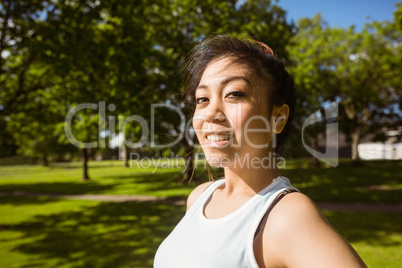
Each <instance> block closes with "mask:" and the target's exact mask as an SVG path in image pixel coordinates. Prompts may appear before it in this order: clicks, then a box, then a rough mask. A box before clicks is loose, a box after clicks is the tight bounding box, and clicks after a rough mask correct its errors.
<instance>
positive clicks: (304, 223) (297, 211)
mask: <svg viewBox="0 0 402 268" xmlns="http://www.w3.org/2000/svg"><path fill="white" fill-rule="evenodd" d="M261 240H262V241H261V243H262V247H263V251H262V254H263V259H264V260H265V261H267V262H268V261H269V260H276V261H277V263H276V264H278V263H279V264H280V265H281V266H287V267H365V264H364V263H363V261H362V260H361V258H360V257H359V256H358V255H357V253H356V251H355V250H354V249H353V248H352V246H351V245H350V244H349V243H348V242H347V241H346V240H345V239H344V238H343V237H342V236H341V235H340V234H339V233H338V232H337V231H336V230H335V229H334V228H333V227H332V226H331V224H330V223H329V222H328V221H327V219H326V218H325V216H324V215H323V213H322V212H321V211H320V209H319V208H318V207H317V206H316V205H315V204H314V202H313V201H311V199H310V198H308V197H307V196H306V195H304V194H301V193H291V194H288V195H286V196H285V197H284V198H282V200H281V201H280V202H279V203H278V204H277V205H276V206H275V207H274V209H273V210H272V211H271V213H270V215H269V216H268V220H267V222H266V224H265V227H264V229H263V233H262V238H261ZM265 261H264V263H265ZM268 266H269V265H268Z"/></svg>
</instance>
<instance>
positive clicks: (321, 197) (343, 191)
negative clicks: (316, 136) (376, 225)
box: [283, 161, 402, 203]
mask: <svg viewBox="0 0 402 268" xmlns="http://www.w3.org/2000/svg"><path fill="white" fill-rule="evenodd" d="M401 163H402V161H384V162H382V161H378V162H374V161H373V162H364V163H363V164H362V166H359V167H356V166H353V164H351V163H341V164H340V165H339V166H338V167H336V168H309V169H303V168H295V169H290V170H284V171H283V174H284V175H285V176H287V177H288V178H289V179H290V180H291V182H292V184H293V185H294V186H296V187H298V188H299V189H300V190H301V191H302V192H303V193H305V194H306V195H308V196H309V197H310V198H312V199H313V200H314V201H316V202H317V201H326V202H364V203H402V187H401V185H402V177H401V176H400V174H401V171H402V166H401ZM370 185H389V186H395V189H392V190H386V191H385V190H370V189H367V188H365V186H370Z"/></svg>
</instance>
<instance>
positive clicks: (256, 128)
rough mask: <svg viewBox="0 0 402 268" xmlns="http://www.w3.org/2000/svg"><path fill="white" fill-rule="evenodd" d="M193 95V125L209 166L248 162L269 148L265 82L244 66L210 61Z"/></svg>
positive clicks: (269, 109) (266, 153)
mask: <svg viewBox="0 0 402 268" xmlns="http://www.w3.org/2000/svg"><path fill="white" fill-rule="evenodd" d="M195 95H196V96H195V97H196V109H195V113H194V118H193V126H194V129H195V131H196V134H197V138H198V140H199V142H200V144H201V147H202V149H203V151H204V154H205V157H206V159H207V161H208V163H209V164H210V165H212V166H219V167H230V166H233V165H236V164H239V165H241V164H242V163H243V164H245V165H249V164H250V163H244V161H246V162H247V161H254V160H252V159H254V158H260V159H261V158H264V157H267V156H268V154H269V152H270V151H272V150H271V147H272V146H271V144H270V143H271V139H272V131H271V128H270V126H271V125H272V124H271V120H270V119H269V118H268V117H269V115H270V112H271V110H272V107H269V106H268V103H269V102H268V85H267V84H266V83H265V82H264V81H263V80H262V79H261V78H259V77H257V76H256V75H255V74H253V72H252V70H251V69H250V68H249V67H247V65H241V64H237V63H231V61H230V59H228V58H223V59H219V60H216V61H213V62H211V63H210V64H209V65H208V66H207V68H206V69H205V71H204V73H203V75H202V77H201V80H200V83H199V85H198V87H197V89H196V93H195ZM257 161H258V160H257Z"/></svg>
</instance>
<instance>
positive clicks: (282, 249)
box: [154, 35, 365, 267]
mask: <svg viewBox="0 0 402 268" xmlns="http://www.w3.org/2000/svg"><path fill="white" fill-rule="evenodd" d="M185 68H186V80H185V81H186V96H187V97H188V98H190V99H194V100H195V105H196V106H195V112H194V117H193V127H194V129H195V132H196V135H197V138H198V141H199V143H200V145H201V147H202V149H203V151H204V154H205V157H206V160H207V161H208V163H209V164H210V165H212V166H215V167H223V168H224V179H220V180H217V181H214V182H207V183H204V184H201V185H200V186H198V187H197V188H195V189H194V190H193V192H192V193H191V194H190V196H189V197H188V200H187V212H186V215H185V216H184V218H183V219H182V220H181V221H180V223H179V224H178V225H177V226H176V228H175V229H174V230H173V231H172V233H171V234H170V235H169V236H168V237H167V238H166V240H165V241H164V242H163V243H162V244H161V245H160V247H159V249H158V251H157V254H156V256H155V262H154V266H155V267H365V265H364V263H363V261H362V260H361V259H360V257H359V256H358V255H357V254H356V252H355V251H354V250H353V248H352V247H351V246H350V245H349V244H348V243H347V242H346V241H345V240H344V239H343V238H342V237H341V236H340V235H339V234H338V233H337V232H336V231H335V230H334V229H333V228H332V227H331V225H330V224H329V223H328V222H327V221H326V219H325V218H324V216H323V215H322V214H321V212H320V211H319V210H318V209H317V207H316V206H315V205H314V204H313V202H312V201H311V200H310V199H309V198H308V197H306V196H305V195H303V194H301V193H300V192H298V191H297V189H296V188H294V187H293V186H292V185H291V184H290V182H289V180H288V179H287V178H285V177H283V176H281V175H280V172H279V170H278V169H277V167H275V166H274V165H273V163H275V161H274V160H275V159H274V158H275V157H277V155H278V153H279V152H280V150H281V148H282V145H283V142H284V140H285V138H286V135H287V133H288V131H289V127H290V122H291V119H292V115H293V113H294V106H295V94H294V87H293V81H292V78H291V77H290V76H289V74H288V73H287V72H286V70H285V68H284V64H283V62H282V61H280V60H278V59H277V58H276V57H275V56H274V54H273V52H272V50H271V49H270V48H269V47H268V46H266V45H264V44H262V43H259V42H256V41H250V40H249V41H246V40H240V39H237V38H233V37H229V36H226V35H218V36H215V37H212V38H209V39H206V40H205V41H203V42H202V43H200V44H199V45H198V46H196V47H195V48H194V49H193V51H192V52H191V54H190V57H189V59H188V61H187V64H186V65H185ZM279 200H280V202H279Z"/></svg>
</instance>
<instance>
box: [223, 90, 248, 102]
mask: <svg viewBox="0 0 402 268" xmlns="http://www.w3.org/2000/svg"><path fill="white" fill-rule="evenodd" d="M245 96H246V93H245V92H243V91H239V90H233V91H230V92H228V93H227V94H226V95H225V98H227V99H232V100H235V99H240V98H243V97H245Z"/></svg>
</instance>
